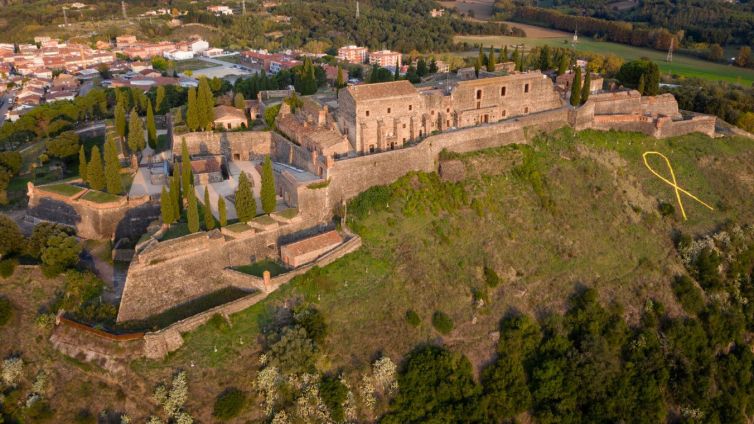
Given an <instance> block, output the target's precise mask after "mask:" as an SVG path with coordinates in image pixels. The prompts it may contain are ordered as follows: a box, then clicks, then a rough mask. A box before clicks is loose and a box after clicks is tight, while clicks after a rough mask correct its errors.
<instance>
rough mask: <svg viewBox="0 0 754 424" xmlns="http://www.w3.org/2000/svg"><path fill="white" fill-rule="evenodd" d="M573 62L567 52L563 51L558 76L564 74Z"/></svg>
mask: <svg viewBox="0 0 754 424" xmlns="http://www.w3.org/2000/svg"><path fill="white" fill-rule="evenodd" d="M570 62H571V60H570V58H569V57H568V55H567V54H565V53H563V55H562V56H560V64H559V65H558V76H560V75H563V74H565V73H566V71H567V70H568V64H569V63H570Z"/></svg>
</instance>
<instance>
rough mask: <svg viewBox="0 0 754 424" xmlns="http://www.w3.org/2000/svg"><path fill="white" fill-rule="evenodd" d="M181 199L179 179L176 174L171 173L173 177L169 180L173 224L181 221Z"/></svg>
mask: <svg viewBox="0 0 754 424" xmlns="http://www.w3.org/2000/svg"><path fill="white" fill-rule="evenodd" d="M181 198H182V196H181V178H180V176H179V175H178V173H177V172H173V177H172V178H171V180H170V200H171V202H172V203H173V222H175V221H178V220H179V219H181V209H183V208H182V206H183V203H182V202H181Z"/></svg>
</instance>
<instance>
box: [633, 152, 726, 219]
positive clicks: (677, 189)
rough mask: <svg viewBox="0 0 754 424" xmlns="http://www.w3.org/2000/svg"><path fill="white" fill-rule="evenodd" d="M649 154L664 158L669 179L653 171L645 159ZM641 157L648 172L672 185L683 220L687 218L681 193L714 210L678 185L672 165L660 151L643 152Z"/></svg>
mask: <svg viewBox="0 0 754 424" xmlns="http://www.w3.org/2000/svg"><path fill="white" fill-rule="evenodd" d="M649 155H654V156H659V157H661V158H662V159H663V160H665V164H666V165H667V166H668V170H669V171H670V178H671V179H670V180H669V179H667V178H665V177H663V176H662V175H660V174H659V173H658V172H657V171H655V170H654V169H653V168H652V166H651V165H649V161H648V160H647V156H649ZM642 157H643V158H644V165H645V166H646V167H647V169H649V172H651V173H653V174H655V176H657V178H659V179H661V180H662V181H663V182H665V183H666V184H668V185H669V186H671V187H673V189H674V190H675V197H676V200H677V201H678V206H679V207H680V208H681V214H682V215H683V219H684V220H687V219H688V218H686V211H685V210H684V209H683V201H682V200H681V193H683V194H685V195H686V196H689V197H690V198H692V199H694V200H696V201H697V202H699V203H701V204H702V205H703V206H705V207H706V208H707V209H709V210H715V209H714V208H713V207H712V206H710V205H708V204H706V203H704V202H703V201H702V200H701V199H699V198H698V197H696V196H694V195H693V194H691V193H689V192H688V191H687V190H684V189H683V188H681V187H680V186H679V185H678V181H676V178H675V171H673V166H672V165H671V164H670V159H668V158H667V156H665V155H663V154H662V153H660V152H644V154H643V155H642Z"/></svg>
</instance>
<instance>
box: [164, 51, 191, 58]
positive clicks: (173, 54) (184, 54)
mask: <svg viewBox="0 0 754 424" xmlns="http://www.w3.org/2000/svg"><path fill="white" fill-rule="evenodd" d="M162 55H163V56H164V57H165V59H170V60H188V59H193V58H194V52H193V51H189V50H171V51H169V52H165V53H163V54H162Z"/></svg>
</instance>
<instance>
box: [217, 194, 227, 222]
mask: <svg viewBox="0 0 754 424" xmlns="http://www.w3.org/2000/svg"><path fill="white" fill-rule="evenodd" d="M217 214H218V215H220V226H221V227H224V226H226V225H228V211H227V210H226V209H225V198H224V197H223V196H220V197H218V198H217Z"/></svg>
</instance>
